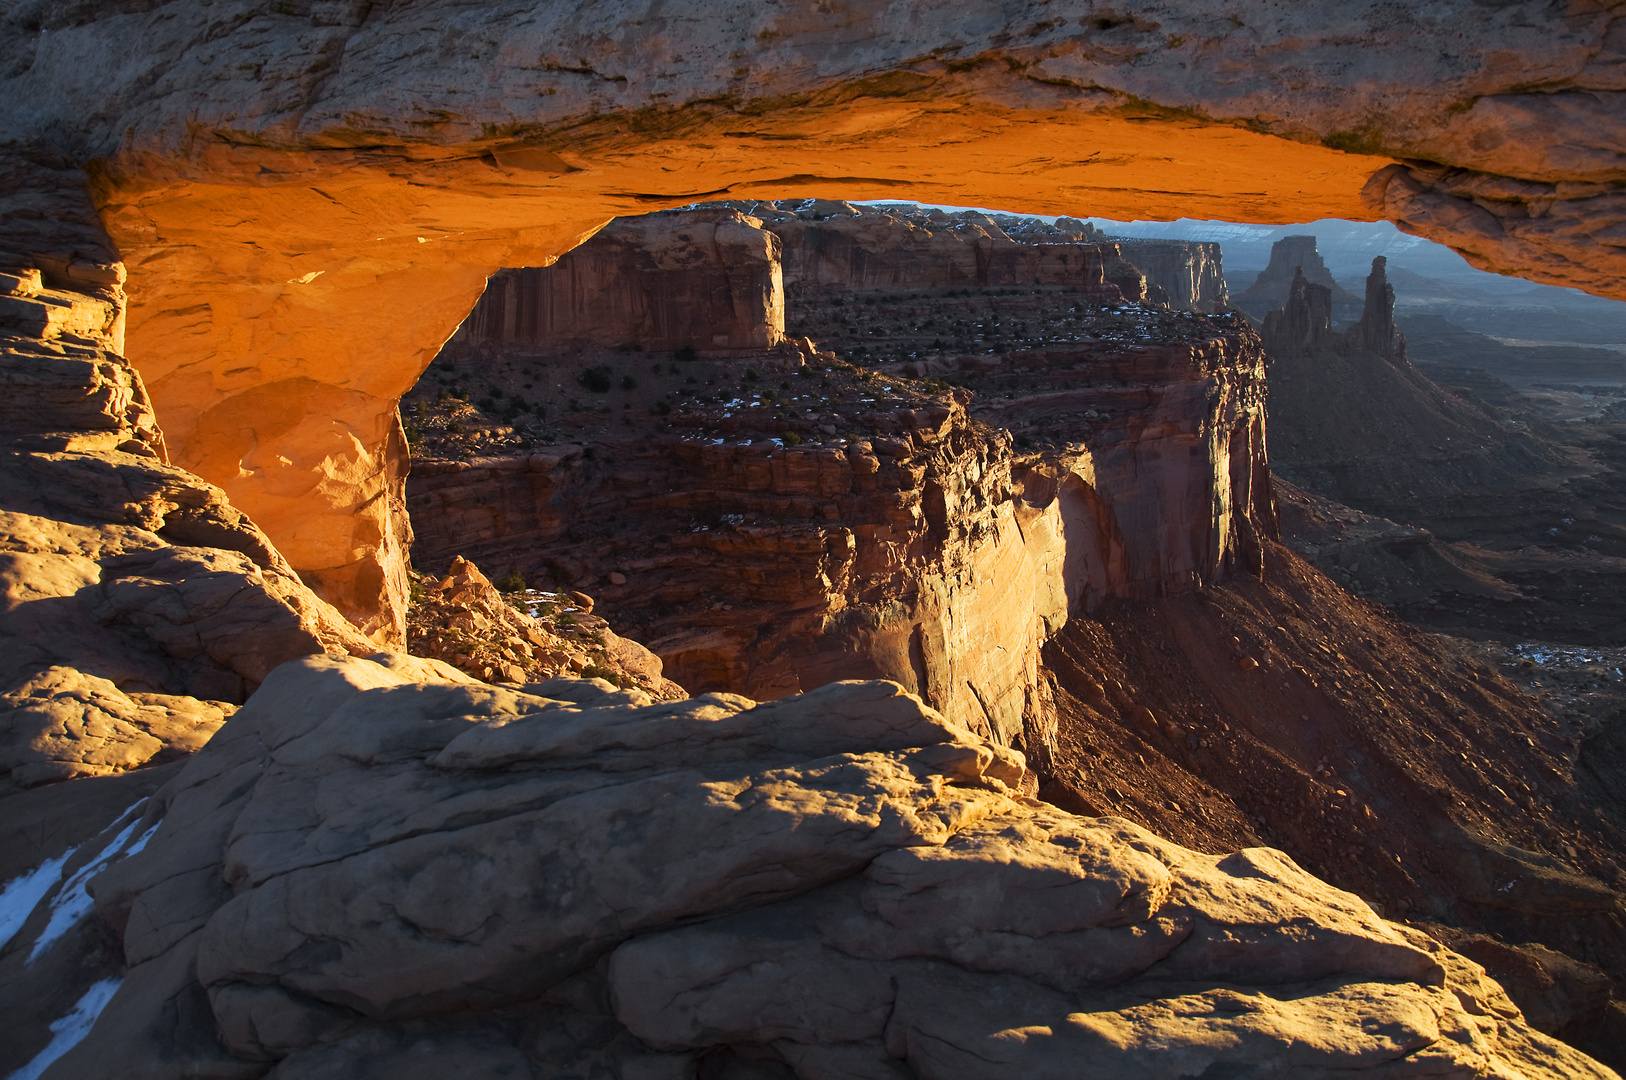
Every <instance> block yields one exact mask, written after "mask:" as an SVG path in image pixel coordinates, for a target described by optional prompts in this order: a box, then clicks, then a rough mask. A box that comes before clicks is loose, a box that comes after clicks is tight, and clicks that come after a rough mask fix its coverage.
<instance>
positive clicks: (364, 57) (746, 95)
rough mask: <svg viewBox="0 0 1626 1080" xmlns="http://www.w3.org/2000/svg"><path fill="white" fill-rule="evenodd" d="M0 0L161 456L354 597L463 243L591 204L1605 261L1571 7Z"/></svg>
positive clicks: (1586, 35)
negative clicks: (115, 265)
mask: <svg viewBox="0 0 1626 1080" xmlns="http://www.w3.org/2000/svg"><path fill="white" fill-rule="evenodd" d="M7 19H8V31H7V33H6V34H5V35H4V37H3V39H0V71H4V72H5V73H6V74H5V75H4V76H3V77H0V99H3V100H5V101H7V102H9V103H18V104H15V105H13V106H12V107H10V108H8V109H7V110H6V113H5V115H4V116H3V117H0V140H3V141H7V142H22V143H40V142H45V141H51V142H55V143H56V144H58V145H59V146H60V147H61V149H62V150H63V151H64V152H65V153H66V154H67V155H68V156H69V157H70V158H71V159H72V160H74V161H77V162H90V161H92V160H94V161H95V162H96V165H95V168H94V170H93V171H94V173H95V177H96V198H97V200H98V204H99V205H100V207H101V209H102V213H103V216H104V219H105V221H106V222H107V224H108V227H109V228H110V230H111V231H112V234H113V236H114V238H115V239H116V241H117V242H118V245H119V247H120V249H121V252H122V254H123V256H124V257H125V260H126V262H127V263H128V264H129V265H130V268H131V276H132V283H131V293H132V296H133V298H134V301H133V306H132V309H131V312H130V318H129V328H128V333H129V348H130V351H131V354H132V356H133V358H134V359H135V361H136V363H137V365H138V367H139V368H140V369H141V371H142V373H143V375H144V376H145V377H146V380H147V384H148V386H149V388H150V390H151V391H152V394H153V398H154V401H155V403H156V405H157V408H158V412H159V414H160V417H161V419H162V421H163V423H164V426H165V430H166V432H167V434H168V437H169V441H170V448H171V453H172V454H173V456H174V458H175V460H176V461H177V462H178V463H180V464H182V465H184V466H185V467H187V468H189V469H192V470H194V471H196V472H198V473H199V474H200V475H202V476H203V477H204V478H205V479H207V480H209V481H211V482H213V483H216V484H219V485H220V486H221V487H223V488H224V489H225V490H226V492H227V493H228V494H229V495H230V496H231V498H232V500H233V501H234V502H235V503H236V504H237V505H238V506H240V507H242V508H243V509H245V510H247V511H248V512H249V513H250V514H252V515H253V516H254V518H255V519H256V520H257V521H259V522H260V523H261V525H262V526H263V527H264V528H265V529H266V530H267V532H268V534H269V535H270V536H271V537H272V539H273V540H274V541H275V542H276V543H277V544H278V546H279V547H280V548H281V549H282V550H283V551H285V552H286V553H287V555H288V557H289V559H290V560H291V562H292V564H293V565H294V566H295V567H296V568H297V569H298V570H299V571H300V572H301V574H303V575H304V576H305V577H306V578H307V579H309V580H310V581H311V582H312V583H313V584H314V585H315V586H316V587H317V588H318V589H319V590H320V591H321V592H322V593H323V594H324V595H325V596H328V597H329V598H331V599H333V600H334V601H336V602H338V603H339V604H340V605H341V606H342V607H344V608H345V610H347V611H348V612H350V613H351V614H352V615H353V616H354V617H355V618H357V619H358V620H359V621H361V622H362V623H363V625H364V626H365V627H366V628H368V629H369V631H370V632H372V633H373V634H374V635H375V636H382V637H389V636H390V635H391V634H394V633H397V632H398V626H399V621H398V612H397V609H398V607H399V603H400V597H399V590H400V588H401V587H402V586H401V580H400V578H399V577H398V576H392V570H391V567H392V566H393V565H394V564H396V563H397V562H398V557H397V556H396V555H395V554H394V552H395V549H397V548H398V547H399V546H400V545H401V543H402V542H403V539H404V534H403V533H402V531H401V528H400V526H399V516H400V515H399V513H398V512H397V509H396V507H397V506H398V502H399V499H398V493H399V479H400V462H399V455H398V453H397V452H396V451H395V450H394V449H392V445H393V444H392V440H393V438H394V435H393V432H394V430H395V428H394V423H393V419H392V416H391V413H392V406H393V403H394V401H395V400H396V399H397V398H398V397H399V395H400V394H401V393H402V391H403V390H405V389H406V388H407V387H408V386H410V385H411V383H412V381H413V379H414V377H415V376H416V375H417V373H418V372H419V371H421V370H422V368H423V367H424V366H425V365H426V364H427V362H428V361H429V359H430V358H431V357H432V355H433V354H434V351H435V350H436V349H437V348H438V347H439V345H440V344H441V343H442V342H443V341H444V340H445V338H446V337H447V336H448V335H449V334H450V333H451V332H452V330H453V328H454V327H455V326H456V325H457V324H458V322H459V321H460V320H461V319H462V318H463V316H464V315H465V314H466V313H467V312H468V310H469V308H470V307H471V306H472V304H473V302H474V300H475V298H476V296H477V295H478V294H479V292H480V291H481V289H482V287H483V285H484V281H485V278H486V277H487V276H488V275H489V274H490V273H491V272H492V271H494V270H495V269H496V268H497V267H499V266H528V265H543V264H545V263H547V262H548V261H549V260H551V259H552V258H554V257H556V256H557V255H558V254H560V253H561V252H563V251H566V250H568V249H569V248H570V247H572V246H573V245H574V244H575V243H577V242H578V241H579V240H580V239H581V238H582V237H583V236H584V235H586V234H588V233H590V232H591V231H593V230H594V229H596V228H597V227H599V226H600V225H601V224H602V223H604V222H605V221H607V220H608V219H609V218H611V217H613V216H615V215H617V214H625V213H630V212H638V211H645V210H648V209H652V208H657V207H659V206H663V205H664V206H674V205H681V204H685V203H689V202H692V201H695V200H696V199H699V198H716V197H719V196H724V195H726V196H728V197H732V198H745V197H761V196H782V195H787V194H794V193H811V192H814V191H817V192H821V193H826V194H829V195H837V196H840V197H846V198H874V197H889V198H897V197H911V198H918V199H921V200H922V201H929V202H937V203H952V204H958V205H967V204H972V205H978V204H980V205H990V204H991V205H996V206H1000V207H1003V208H1008V209H1012V210H1024V211H1033V212H1046V213H1072V214H1079V213H1086V212H1087V213H1099V214H1103V215H1108V216H1114V217H1119V218H1132V217H1170V218H1172V217H1177V216H1181V215H1188V216H1195V217H1209V218H1227V219H1231V220H1250V221H1293V220H1310V219H1314V218H1318V217H1323V216H1341V217H1355V218H1359V217H1364V216H1371V215H1384V216H1388V217H1391V218H1393V219H1394V220H1395V221H1397V222H1398V223H1400V224H1402V225H1403V226H1405V227H1406V228H1408V229H1414V230H1416V231H1419V232H1422V233H1424V234H1425V235H1428V236H1430V237H1431V238H1434V239H1437V240H1442V241H1444V242H1447V243H1451V244H1453V245H1455V246H1457V247H1458V248H1459V249H1460V250H1462V251H1464V252H1465V253H1466V254H1467V255H1468V256H1469V257H1470V259H1472V260H1473V261H1474V262H1475V263H1476V264H1477V265H1481V266H1485V267H1487V268H1491V269H1496V270H1504V271H1520V272H1526V273H1529V274H1531V275H1532V276H1535V277H1537V278H1540V279H1541V280H1546V281H1552V282H1556V283H1560V284H1568V285H1577V286H1580V287H1583V288H1587V289H1591V290H1593V291H1597V292H1600V293H1605V294H1609V295H1621V285H1620V282H1621V280H1622V275H1621V273H1620V266H1621V255H1620V248H1619V247H1618V246H1616V245H1614V244H1612V243H1609V242H1594V241H1595V238H1603V239H1605V240H1606V239H1607V237H1608V236H1609V235H1610V234H1609V232H1608V230H1610V229H1613V228H1616V227H1618V225H1619V223H1620V221H1621V220H1622V219H1623V217H1626V191H1623V188H1622V180H1623V175H1622V165H1621V159H1620V154H1619V149H1618V141H1619V140H1618V138H1617V137H1616V131H1617V128H1618V123H1619V119H1618V118H1619V117H1620V116H1621V115H1626V110H1622V109H1621V108H1620V107H1619V95H1620V93H1621V92H1622V90H1623V89H1626V41H1623V37H1626V35H1623V34H1622V32H1621V31H1620V30H1618V29H1614V30H1611V26H1612V19H1613V16H1612V14H1611V13H1610V12H1609V11H1608V10H1607V9H1604V8H1601V7H1600V8H1590V7H1585V6H1580V5H1577V6H1572V7H1569V8H1555V7H1551V6H1543V5H1537V4H1533V3H1515V4H1508V5H1505V6H1501V7H1496V8H1474V9H1473V15H1472V17H1471V18H1468V17H1464V15H1463V12H1462V11H1461V10H1459V9H1458V8H1455V7H1449V6H1441V7H1439V8H1426V9H1415V10H1414V9H1405V8H1399V9H1397V8H1394V7H1392V6H1383V5H1373V4H1370V3H1367V2H1364V0H1341V2H1336V3H1331V4H1317V5H1314V7H1313V8H1261V9H1258V10H1257V11H1249V12H1244V13H1236V12H1233V13H1228V14H1227V15H1226V16H1225V17H1223V18H1219V17H1216V16H1215V15H1214V14H1213V11H1212V9H1211V7H1210V6H1207V5H1202V4H1196V3H1169V2H1163V3H1158V2H1132V3H1130V4H1129V5H1127V6H1122V5H1120V6H1118V7H1115V8H1113V9H1112V10H1111V11H1110V12H1109V11H1106V10H1104V9H1103V10H1099V11H1090V12H1084V13H1079V14H1078V15H1077V16H1076V17H1075V15H1074V13H1068V14H1067V15H1065V16H1053V17H1047V18H1045V19H1043V20H1038V21H1034V20H1033V19H1032V18H1031V17H1029V16H1027V15H1022V16H1020V17H1014V18H1013V17H1011V16H1008V15H1006V14H1004V13H1003V12H1001V11H998V10H994V9H990V8H988V7H987V6H986V5H981V4H964V5H957V6H953V7H949V8H937V7H932V6H930V5H927V4H925V3H923V2H919V0H915V2H909V0H904V2H899V3H894V4H888V5H883V6H852V7H850V8H849V7H844V6H838V7H836V8H823V9H820V10H817V11H812V10H809V11H806V12H804V11H801V10H797V11H794V12H792V11H781V10H780V9H778V8H774V7H771V6H767V7H761V8H753V9H749V10H737V9H734V8H716V9H713V8H704V7H703V8H700V9H698V10H697V11H696V12H695V13H694V14H693V15H691V16H690V17H688V18H686V19H684V20H682V21H676V20H673V19H672V18H670V17H668V16H665V15H662V14H659V13H651V12H650V11H649V10H646V9H645V8H643V7H641V6H638V5H623V4H619V3H616V4H611V5H609V6H605V5H592V6H590V7H583V6H578V5H568V4H554V5H546V6H542V7H537V6H535V5H525V4H519V3H515V2H509V3H502V2H491V3H486V4H480V5H473V6H471V5H466V4H461V3H453V2H452V0H438V2H427V3H420V4H414V5H410V6H400V5H391V6H389V7H385V6H384V5H379V4H360V3H343V2H321V3H309V2H305V0H297V2H292V3H286V4H275V5H270V6H267V5H264V4H262V3H259V2H258V0H225V2H222V3H218V4H212V5H208V6H199V5H195V4H190V3H184V2H181V0H173V2H169V3H161V2H160V3H152V4H146V5H142V6H141V8H140V9H139V10H133V9H126V8H106V7H101V6H96V5H88V4H79V3H70V4H59V5H40V6H25V7H21V8H15V9H13V10H12V11H11V12H9V13H8V15H7ZM1532 87H1539V92H1535V91H1532V90H1531V89H1530V88H1532ZM1397 158H1400V159H1404V160H1405V161H1406V162H1407V164H1404V165H1392V164H1391V163H1392V162H1394V161H1395V159H1397ZM1429 162H1431V163H1437V164H1420V163H1429ZM1368 180H1371V183H1368Z"/></svg>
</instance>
